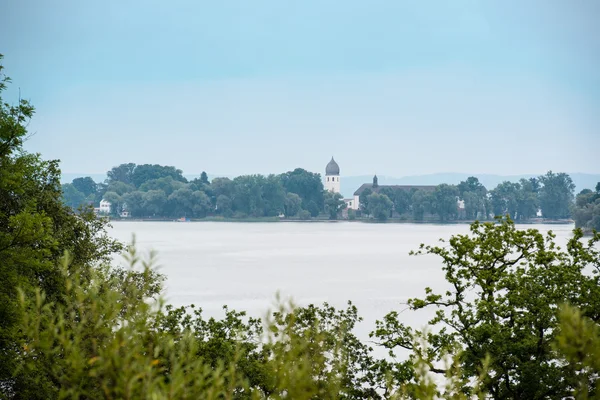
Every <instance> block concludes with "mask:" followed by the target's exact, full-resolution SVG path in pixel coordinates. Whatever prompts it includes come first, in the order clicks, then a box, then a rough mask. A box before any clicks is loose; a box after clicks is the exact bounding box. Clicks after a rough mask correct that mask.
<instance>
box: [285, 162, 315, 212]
mask: <svg viewBox="0 0 600 400" xmlns="http://www.w3.org/2000/svg"><path fill="white" fill-rule="evenodd" d="M280 179H281V184H282V185H283V187H284V188H285V191H286V192H288V193H290V192H291V193H296V194H297V195H298V196H300V198H301V199H302V204H303V207H304V208H305V209H307V210H309V211H310V212H311V214H313V217H314V216H316V215H314V213H313V211H312V210H310V209H309V208H308V203H310V202H311V201H312V202H314V203H315V204H316V205H317V207H318V208H319V211H321V210H323V207H324V203H323V200H324V198H323V181H322V179H321V175H320V174H316V173H312V172H308V171H306V170H304V169H302V168H296V169H295V170H293V171H288V172H286V173H284V174H281V175H280Z"/></svg>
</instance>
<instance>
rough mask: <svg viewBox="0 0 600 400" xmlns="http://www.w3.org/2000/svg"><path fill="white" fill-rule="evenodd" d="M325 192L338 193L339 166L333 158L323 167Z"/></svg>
mask: <svg viewBox="0 0 600 400" xmlns="http://www.w3.org/2000/svg"><path fill="white" fill-rule="evenodd" d="M325 190H329V191H330V192H333V193H339V192H340V166H339V165H338V164H337V163H336V162H335V160H334V159H333V157H331V161H329V164H327V166H326V167H325Z"/></svg>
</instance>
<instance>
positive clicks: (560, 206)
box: [539, 171, 575, 218]
mask: <svg viewBox="0 0 600 400" xmlns="http://www.w3.org/2000/svg"><path fill="white" fill-rule="evenodd" d="M539 181H540V183H541V184H542V187H541V188H540V208H541V209H542V215H543V216H544V218H569V217H570V216H571V213H570V210H571V206H572V203H573V198H574V191H575V184H574V183H573V181H572V180H571V177H570V176H569V175H567V174H565V173H563V172H561V173H558V174H555V173H554V172H552V171H548V173H546V175H542V176H540V177H539Z"/></svg>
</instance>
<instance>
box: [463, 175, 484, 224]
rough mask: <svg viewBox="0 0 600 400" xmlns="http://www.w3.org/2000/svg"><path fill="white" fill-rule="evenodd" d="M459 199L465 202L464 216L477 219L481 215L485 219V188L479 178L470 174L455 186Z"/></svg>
mask: <svg viewBox="0 0 600 400" xmlns="http://www.w3.org/2000/svg"><path fill="white" fill-rule="evenodd" d="M457 188H458V191H459V196H460V199H462V200H464V202H465V216H466V218H467V219H472V220H473V219H477V218H480V216H483V217H484V218H485V219H487V213H488V207H487V189H486V188H485V186H483V185H482V184H481V183H480V182H479V179H477V178H476V177H474V176H470V177H468V178H467V180H466V181H462V182H460V183H459V184H458V186H457Z"/></svg>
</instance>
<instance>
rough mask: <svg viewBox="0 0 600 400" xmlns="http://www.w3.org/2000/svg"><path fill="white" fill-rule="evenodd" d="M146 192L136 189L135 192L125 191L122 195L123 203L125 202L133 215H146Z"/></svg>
mask: <svg viewBox="0 0 600 400" xmlns="http://www.w3.org/2000/svg"><path fill="white" fill-rule="evenodd" d="M144 195H145V193H144V192H140V191H139V190H135V191H133V192H129V193H125V194H124V195H123V197H122V199H123V204H125V206H126V209H127V211H128V212H129V213H130V215H131V216H132V217H143V216H144V215H146V209H145V208H144Z"/></svg>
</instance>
